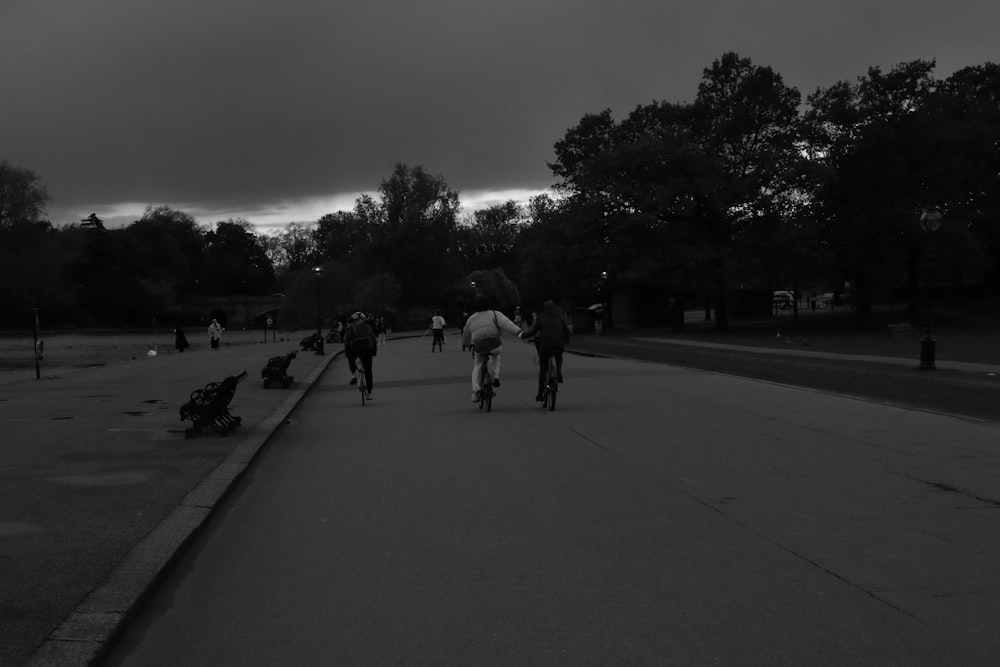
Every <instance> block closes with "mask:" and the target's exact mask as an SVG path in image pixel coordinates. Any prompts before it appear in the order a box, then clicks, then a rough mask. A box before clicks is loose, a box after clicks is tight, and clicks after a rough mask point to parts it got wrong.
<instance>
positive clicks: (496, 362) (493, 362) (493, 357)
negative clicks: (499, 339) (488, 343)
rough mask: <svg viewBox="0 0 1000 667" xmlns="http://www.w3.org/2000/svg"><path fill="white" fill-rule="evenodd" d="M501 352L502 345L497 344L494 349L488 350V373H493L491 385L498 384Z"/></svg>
mask: <svg viewBox="0 0 1000 667" xmlns="http://www.w3.org/2000/svg"><path fill="white" fill-rule="evenodd" d="M501 352H503V345H498V346H497V347H496V349H493V350H490V374H491V375H493V386H494V387H499V386H500V353H501Z"/></svg>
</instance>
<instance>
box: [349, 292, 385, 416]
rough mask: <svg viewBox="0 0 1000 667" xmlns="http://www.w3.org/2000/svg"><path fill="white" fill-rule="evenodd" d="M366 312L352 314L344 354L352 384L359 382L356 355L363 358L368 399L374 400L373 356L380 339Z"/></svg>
mask: <svg viewBox="0 0 1000 667" xmlns="http://www.w3.org/2000/svg"><path fill="white" fill-rule="evenodd" d="M366 319H367V318H366V316H365V315H364V313H360V312H358V313H354V314H353V315H351V323H350V324H349V325H348V326H347V329H346V330H345V331H344V354H346V355H347V367H348V368H349V369H350V371H351V384H357V383H358V368H357V364H355V363H354V359H355V357H358V358H360V359H361V363H362V364H363V365H364V367H365V384H366V386H367V387H368V396H367V398H368V400H369V401H370V400H372V389H373V388H374V386H375V385H374V382H373V380H372V358H373V357H374V356H375V354H376V353H377V351H378V339H377V338H376V337H375V330H374V329H372V328H371V325H369V324H368V322H366V321H365V320H366Z"/></svg>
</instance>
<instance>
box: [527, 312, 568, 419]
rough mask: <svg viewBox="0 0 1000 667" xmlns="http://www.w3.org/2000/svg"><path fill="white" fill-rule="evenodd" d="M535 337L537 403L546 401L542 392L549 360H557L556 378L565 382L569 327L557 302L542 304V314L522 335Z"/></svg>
mask: <svg viewBox="0 0 1000 667" xmlns="http://www.w3.org/2000/svg"><path fill="white" fill-rule="evenodd" d="M532 336H534V337H535V347H536V348H537V349H538V394H537V395H536V396H535V400H536V401H541V400H543V399H544V397H543V396H542V390H543V389H545V378H546V375H547V374H548V370H549V359H551V358H552V357H553V356H554V357H555V358H556V376H557V378H558V380H559V382H562V381H563V376H562V361H563V352H564V351H565V349H566V343H568V342H569V326H568V325H567V324H566V317H565V316H564V315H563V313H562V311H561V310H559V306H557V305H556V304H555V301H552V300H551V299H550V300H548V301H546V302H545V303H543V304H542V312H541V313H539V314H538V316H537V317H536V318H535V321H534V323H532V325H531V326H530V327H528V329H527V330H526V331H523V332H522V333H521V334H520V338H531V337H532Z"/></svg>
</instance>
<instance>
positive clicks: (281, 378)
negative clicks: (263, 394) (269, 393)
mask: <svg viewBox="0 0 1000 667" xmlns="http://www.w3.org/2000/svg"><path fill="white" fill-rule="evenodd" d="M295 354H296V353H295V350H292V351H291V352H289V353H288V354H283V355H279V356H277V357H271V358H270V359H268V360H267V365H266V366H264V369H263V370H262V371H261V372H260V376H261V378H263V380H264V389H267V388H269V387H270V386H271V384H272V383H275V384H281V385H282V386H283V387H285V389H287V388H288V387H289V386H291V384H292V381H293V380H294V379H295V378H293V377H292V376H291V375H289V374H288V366H289V364H291V363H292V359H294V358H295Z"/></svg>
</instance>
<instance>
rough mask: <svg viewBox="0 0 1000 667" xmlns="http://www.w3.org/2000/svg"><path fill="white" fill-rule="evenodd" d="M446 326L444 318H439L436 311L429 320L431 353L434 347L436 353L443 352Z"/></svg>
mask: <svg viewBox="0 0 1000 667" xmlns="http://www.w3.org/2000/svg"><path fill="white" fill-rule="evenodd" d="M445 326H446V324H445V321H444V317H442V316H441V311H440V310H439V311H436V312H435V313H434V317H432V318H431V335H432V336H433V338H431V352H433V351H434V346H435V345H437V348H438V352H444V347H443V346H444V328H445Z"/></svg>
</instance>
